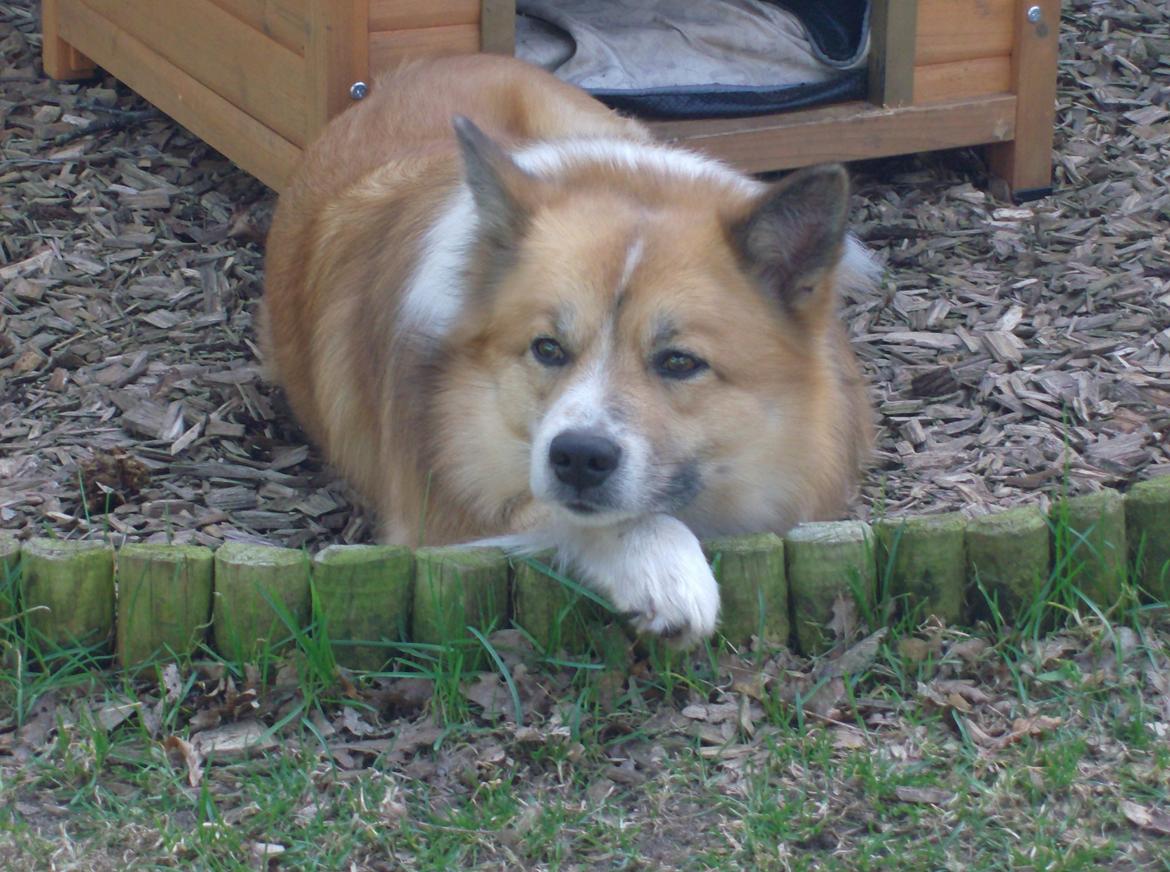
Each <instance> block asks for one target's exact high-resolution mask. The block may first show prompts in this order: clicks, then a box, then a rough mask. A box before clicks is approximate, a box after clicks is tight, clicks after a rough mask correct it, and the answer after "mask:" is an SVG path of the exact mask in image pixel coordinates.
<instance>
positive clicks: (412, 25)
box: [369, 0, 514, 33]
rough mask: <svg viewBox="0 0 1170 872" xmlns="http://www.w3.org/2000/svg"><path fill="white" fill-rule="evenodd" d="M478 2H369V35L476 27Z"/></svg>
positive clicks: (386, 0)
mask: <svg viewBox="0 0 1170 872" xmlns="http://www.w3.org/2000/svg"><path fill="white" fill-rule="evenodd" d="M479 10H480V0H429V2H425V3H419V2H416V0H370V24H369V30H370V33H377V32H378V31H381V30H421V29H423V28H427V27H444V26H446V25H450V24H477V23H478V22H479ZM513 11H514V10H513Z"/></svg>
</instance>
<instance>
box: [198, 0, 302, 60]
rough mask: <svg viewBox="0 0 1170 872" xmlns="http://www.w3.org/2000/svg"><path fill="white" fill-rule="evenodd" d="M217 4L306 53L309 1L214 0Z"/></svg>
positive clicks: (297, 50) (273, 37) (288, 45)
mask: <svg viewBox="0 0 1170 872" xmlns="http://www.w3.org/2000/svg"><path fill="white" fill-rule="evenodd" d="M211 2H212V3H214V4H215V5H216V6H218V7H220V8H221V9H223V10H225V11H227V12H229V13H231V14H232V15H234V16H235V17H236V18H238V19H240V20H241V21H243V22H245V23H246V24H248V25H249V26H250V27H252V28H254V29H256V30H258V31H260V32H261V33H262V34H264V35H265V36H267V37H269V38H270V39H274V40H276V41H277V42H279V43H280V44H281V45H283V46H284V47H285V48H287V49H290V50H292V51H294V52H296V53H297V54H299V55H301V56H304V54H305V43H306V42H307V41H308V31H309V18H308V2H309V0H211Z"/></svg>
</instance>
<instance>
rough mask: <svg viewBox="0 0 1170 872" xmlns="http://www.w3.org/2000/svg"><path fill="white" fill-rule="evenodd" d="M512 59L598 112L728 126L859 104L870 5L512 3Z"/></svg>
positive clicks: (785, 1)
mask: <svg viewBox="0 0 1170 872" xmlns="http://www.w3.org/2000/svg"><path fill="white" fill-rule="evenodd" d="M516 9H517V13H518V15H517V20H516V54H517V55H518V56H519V57H522V58H524V59H526V60H528V61H531V62H533V63H536V64H538V65H540V66H542V67H544V68H545V69H548V70H551V71H553V72H554V73H555V74H556V75H557V76H559V77H560V78H562V79H564V80H565V81H567V82H571V83H573V84H575V85H579V86H580V87H582V88H585V89H586V90H587V91H589V92H590V93H592V94H594V95H595V96H597V97H598V98H600V99H601V100H603V101H605V102H606V103H608V104H610V105H611V106H614V107H616V108H618V109H621V110H624V111H628V112H632V113H635V114H638V115H643V116H648V117H657V118H688V117H707V118H710V117H721V116H722V117H726V116H737V115H754V114H764V113H770V112H777V111H781V110H784V109H794V108H799V107H802V106H809V105H813V104H819V103H830V102H837V101H842V100H855V99H861V98H863V97H864V96H865V86H866V70H865V62H866V55H867V52H868V47H869V0H685V2H680V0H517V3H516Z"/></svg>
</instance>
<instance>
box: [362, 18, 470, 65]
mask: <svg viewBox="0 0 1170 872" xmlns="http://www.w3.org/2000/svg"><path fill="white" fill-rule="evenodd" d="M477 51H479V25H478V24H453V25H450V26H449V27H427V28H423V29H421V30H395V31H382V32H380V33H371V34H370V71H371V73H372V74H373V75H375V76H376V75H377V74H378V73H380V72H382V71H383V70H388V69H392V68H393V67H394V66H396V65H397V64H398V63H399V62H400V61H402V60H403V59H405V58H410V57H418V56H420V55H440V54H469V53H472V52H477Z"/></svg>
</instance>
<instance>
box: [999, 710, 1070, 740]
mask: <svg viewBox="0 0 1170 872" xmlns="http://www.w3.org/2000/svg"><path fill="white" fill-rule="evenodd" d="M1061 723H1063V721H1062V719H1061V718H1050V717H1047V716H1045V715H1036V716H1034V717H1030V718H1016V719H1015V720H1014V721H1012V732H1011V738H1012V740H1015V739H1017V738H1020V737H1022V736H1040V735H1043V734H1044V733H1050V732H1052V731H1053V730H1055V729H1056V728H1057V727H1059V726H1060V725H1061Z"/></svg>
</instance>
